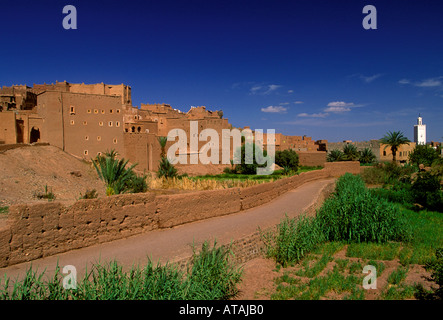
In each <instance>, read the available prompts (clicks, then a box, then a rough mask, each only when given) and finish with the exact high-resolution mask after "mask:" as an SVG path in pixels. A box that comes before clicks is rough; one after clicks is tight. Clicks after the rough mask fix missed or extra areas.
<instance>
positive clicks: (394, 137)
mask: <svg viewBox="0 0 443 320" xmlns="http://www.w3.org/2000/svg"><path fill="white" fill-rule="evenodd" d="M409 142H411V141H410V140H409V139H408V138H406V137H405V136H404V135H403V132H401V131H394V132H391V131H389V132H388V133H387V134H385V135H384V136H383V138H381V139H380V143H383V144H385V145H386V146H385V149H386V148H387V147H391V151H392V162H395V161H396V160H397V159H396V156H397V150H398V148H399V147H400V146H401V145H403V144H409Z"/></svg>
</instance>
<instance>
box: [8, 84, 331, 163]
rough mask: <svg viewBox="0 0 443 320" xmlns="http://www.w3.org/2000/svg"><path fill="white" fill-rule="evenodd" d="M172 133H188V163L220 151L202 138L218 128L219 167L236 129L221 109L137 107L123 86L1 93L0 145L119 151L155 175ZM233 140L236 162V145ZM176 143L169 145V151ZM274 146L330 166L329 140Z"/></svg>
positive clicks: (297, 139) (92, 153) (284, 141)
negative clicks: (225, 137)
mask: <svg viewBox="0 0 443 320" xmlns="http://www.w3.org/2000/svg"><path fill="white" fill-rule="evenodd" d="M193 121H197V123H198V128H197V132H193V133H192V134H193V135H194V136H191V131H190V127H191V122H193ZM245 128H247V127H245ZM173 129H175V130H178V129H182V130H184V131H185V132H186V135H187V147H186V151H180V152H182V153H183V152H184V153H185V154H186V156H187V159H188V160H189V157H190V156H191V154H198V153H199V152H200V153H202V152H205V153H207V155H208V156H210V155H211V154H210V152H211V151H209V152H208V151H207V150H209V149H211V148H212V150H216V149H217V145H216V142H214V141H210V140H208V141H201V139H200V138H201V132H202V131H203V130H204V129H214V130H215V131H216V132H217V134H218V136H219V137H220V141H219V145H218V150H219V155H220V158H219V163H221V161H222V159H221V154H222V149H221V148H222V144H221V137H222V130H224V129H228V130H232V129H233V126H232V125H231V124H230V123H229V121H228V119H226V118H224V117H223V112H222V111H221V110H217V111H210V110H207V109H206V107H204V106H201V107H191V109H190V110H189V111H188V112H183V111H180V110H177V109H174V108H172V107H171V106H170V105H168V104H141V106H140V107H137V106H133V105H132V98H131V88H130V87H129V86H127V85H124V84H120V85H108V84H104V83H98V84H84V83H81V84H73V83H68V82H66V81H63V82H58V81H57V82H56V83H55V84H54V83H52V84H46V83H45V84H34V85H33V86H32V87H29V86H26V85H14V86H11V87H5V86H4V87H3V88H0V144H16V143H34V142H47V143H49V144H51V145H54V146H57V147H59V148H61V149H62V150H64V151H66V152H68V153H70V154H72V155H74V156H77V157H80V158H83V159H86V160H90V159H93V158H95V157H96V156H97V155H99V154H101V153H103V152H105V151H107V150H111V149H115V150H116V151H117V152H118V153H119V155H120V156H121V157H124V158H127V159H129V160H130V162H131V163H138V167H137V168H138V169H139V170H148V171H156V170H157V168H158V162H159V160H160V152H161V148H160V144H159V142H158V137H160V136H167V135H168V132H170V130H173ZM239 130H242V129H241V128H239ZM192 138H194V139H197V138H198V142H197V144H196V145H194V144H193V143H191V141H190V140H191V139H192ZM268 140H269V139H267V137H266V134H265V135H264V141H263V145H264V147H265V148H266V147H267V144H268V143H271V141H268ZM230 141H231V142H230V151H231V153H230V158H231V159H232V157H233V152H234V150H233V149H234V148H233V143H234V141H233V139H232V138H231V139H230ZM173 143H174V142H168V143H167V145H166V150H168V147H169V146H171V145H172V144H173ZM274 143H275V150H276V151H277V150H285V149H292V150H295V151H297V152H299V153H300V155H301V154H302V153H303V155H301V156H300V159H301V160H302V159H308V160H306V161H308V162H309V164H310V165H316V164H323V163H324V162H325V161H326V150H327V141H326V140H319V141H314V140H312V139H311V138H310V137H306V136H285V135H283V134H281V133H276V134H275V137H274ZM205 145H206V147H207V149H205V148H203V147H204V146H205ZM208 148H209V149H208ZM205 150H206V151H205ZM176 154H177V155H178V153H176ZM302 161H303V160H302ZM311 162H315V163H311ZM188 163H189V161H188ZM302 164H303V163H302Z"/></svg>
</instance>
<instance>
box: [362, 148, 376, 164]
mask: <svg viewBox="0 0 443 320" xmlns="http://www.w3.org/2000/svg"><path fill="white" fill-rule="evenodd" d="M376 159H377V157H376V156H375V154H374V152H372V150H371V149H369V148H364V149H363V150H362V151H360V155H359V158H358V161H360V163H364V164H368V163H374V162H375V161H376Z"/></svg>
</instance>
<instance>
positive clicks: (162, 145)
mask: <svg viewBox="0 0 443 320" xmlns="http://www.w3.org/2000/svg"><path fill="white" fill-rule="evenodd" d="M157 140H158V143H160V148H161V150H162V151H161V153H160V157H161V158H164V157H166V143H167V142H168V137H157Z"/></svg>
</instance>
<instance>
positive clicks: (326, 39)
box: [0, 0, 443, 142]
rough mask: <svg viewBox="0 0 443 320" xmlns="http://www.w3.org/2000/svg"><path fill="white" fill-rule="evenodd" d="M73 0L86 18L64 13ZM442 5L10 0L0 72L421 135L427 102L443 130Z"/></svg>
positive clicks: (354, 128)
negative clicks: (419, 123)
mask: <svg viewBox="0 0 443 320" xmlns="http://www.w3.org/2000/svg"><path fill="white" fill-rule="evenodd" d="M68 4H71V5H74V6H75V7H76V8H77V14H78V16H77V18H78V21H77V27H78V28H77V30H65V29H64V28H63V27H62V21H63V18H64V15H63V13H62V9H63V7H64V6H65V5H68ZM369 4H370V5H374V6H375V7H376V9H377V29H376V30H365V29H364V28H363V26H362V21H363V19H364V17H365V16H366V14H363V13H362V10H363V7H364V6H365V5H369ZM442 15H443V1H440V0H433V1H429V0H421V1H418V0H414V1H408V0H402V1H394V0H383V1H376V0H365V1H360V0H347V1H345V0H292V1H276V0H273V1H263V0H254V1H249V0H235V1H231V0H205V1H201V0H195V1H187V0H181V1H169V0H162V1H149V0H144V1H141V0H140V1H131V0H127V1H109V0H107V1H104V0H99V1H96V0H94V1H78V0H73V1H71V0H57V1H50V0H39V1H29V0H24V1H10V0H6V1H5V0H2V19H1V20H0V30H1V39H2V44H3V48H2V50H1V53H0V58H1V60H0V61H1V62H0V66H1V72H0V85H1V86H5V85H6V86H10V85H12V84H27V85H30V86H32V84H34V83H43V82H46V83H53V82H55V81H56V80H58V81H63V80H66V81H68V82H72V83H77V82H84V83H99V82H104V83H108V84H120V83H125V84H128V85H130V86H131V87H132V98H133V104H134V105H136V106H140V104H141V103H168V104H170V105H171V106H172V107H173V108H177V109H181V110H183V111H187V110H189V108H190V107H191V106H206V107H207V108H208V109H210V110H218V109H222V110H223V111H224V116H225V117H227V118H229V121H230V123H232V124H233V125H234V126H236V127H243V126H247V125H249V126H251V128H252V129H264V130H266V129H275V130H276V131H277V132H282V133H284V134H287V135H307V136H311V137H313V139H327V140H329V141H331V142H334V141H341V140H344V139H351V140H354V141H361V140H368V139H379V138H381V137H382V136H383V135H384V134H385V133H386V132H387V131H389V130H391V131H394V130H400V131H403V132H404V134H405V135H406V136H407V137H409V138H410V139H411V140H412V139H413V125H414V124H415V123H416V118H417V116H418V114H419V113H421V115H422V117H423V121H424V123H425V124H426V125H427V138H428V141H431V140H434V141H442V140H443V125H442V123H443V19H442V18H441V17H442Z"/></svg>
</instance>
